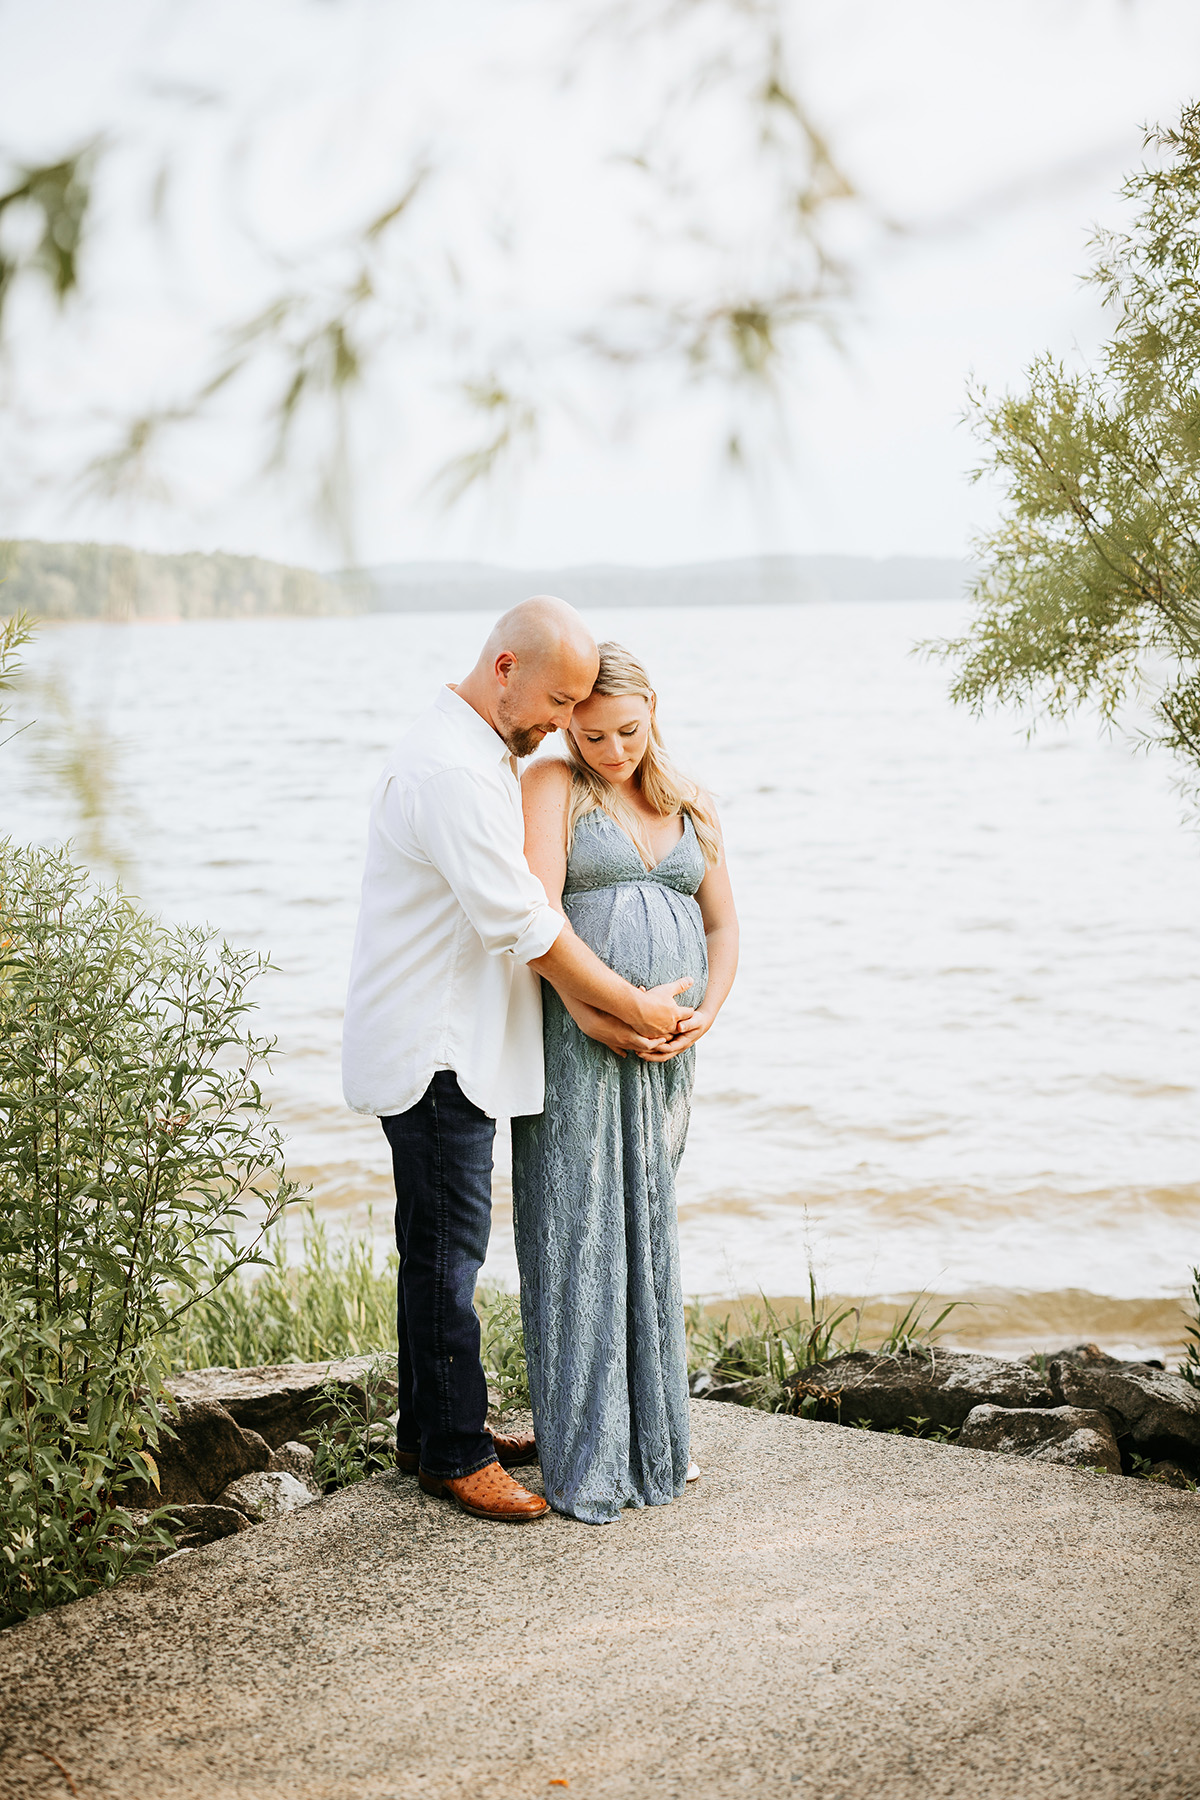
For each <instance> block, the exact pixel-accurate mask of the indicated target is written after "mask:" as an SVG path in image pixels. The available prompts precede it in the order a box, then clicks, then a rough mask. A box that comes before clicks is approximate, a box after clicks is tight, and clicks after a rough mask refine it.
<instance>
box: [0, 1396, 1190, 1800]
mask: <svg viewBox="0 0 1200 1800" xmlns="http://www.w3.org/2000/svg"><path fill="white" fill-rule="evenodd" d="M694 1430H695V1439H694V1449H695V1453H696V1455H697V1457H698V1458H699V1460H700V1462H701V1464H702V1466H703V1470H704V1475H703V1480H702V1481H701V1483H700V1485H699V1487H698V1489H696V1490H693V1491H689V1492H688V1494H687V1495H686V1496H685V1498H684V1499H683V1500H682V1501H681V1502H679V1503H678V1504H677V1505H675V1506H671V1507H663V1508H658V1509H655V1510H654V1511H650V1512H642V1513H628V1514H626V1515H625V1516H624V1517H623V1518H622V1519H621V1520H620V1522H619V1523H617V1524H615V1525H613V1526H608V1527H603V1528H595V1527H590V1526H584V1525H577V1524H575V1523H573V1522H571V1521H569V1520H566V1519H561V1518H558V1517H554V1518H552V1519H551V1520H550V1521H549V1522H548V1523H545V1524H535V1525H523V1526H496V1525H488V1524H485V1523H483V1522H482V1521H479V1520H475V1519H469V1518H467V1517H466V1516H465V1515H463V1514H461V1513H457V1512H456V1511H454V1510H452V1509H451V1508H450V1507H449V1506H447V1505H446V1503H445V1502H442V1501H435V1500H430V1499H427V1498H426V1497H425V1496H423V1495H422V1494H421V1493H420V1491H419V1489H418V1488H417V1484H416V1482H415V1480H414V1479H412V1478H410V1477H402V1476H399V1475H394V1476H393V1475H387V1476H382V1477H377V1478H376V1479H375V1480H373V1481H371V1482H369V1483H366V1484H364V1485H363V1486H361V1487H357V1488H353V1489H348V1490H346V1491H344V1492H342V1493H340V1494H337V1495H333V1496H331V1497H330V1498H329V1499H328V1500H325V1501H322V1502H320V1503H319V1504H318V1505H315V1506H313V1507H310V1508H308V1509H306V1510H305V1511H303V1512H300V1513H298V1514H294V1515H292V1516H291V1517H290V1518H288V1519H286V1520H284V1521H282V1522H281V1523H279V1524H277V1525H274V1526H269V1527H265V1528H262V1529H259V1530H257V1531H253V1532H248V1533H245V1534H243V1535H242V1536H240V1537H237V1538H231V1539H227V1540H226V1541H225V1542H224V1543H221V1544H216V1545H213V1546H211V1547H210V1548H209V1549H207V1550H202V1551H195V1552H193V1553H191V1554H190V1555H187V1556H184V1557H181V1558H179V1559H178V1560H176V1561H174V1562H171V1563H169V1564H167V1565H165V1566H164V1567H163V1568H161V1569H160V1570H158V1571H156V1572H155V1573H154V1574H153V1575H151V1576H147V1577H143V1578H141V1579H140V1580H138V1581H136V1582H134V1583H129V1584H126V1585H125V1586H124V1587H121V1588H119V1589H116V1590H114V1591H112V1592H111V1593H109V1594H106V1595H102V1596H98V1597H95V1598H93V1599H90V1600H86V1601H83V1602H80V1603H79V1604H77V1605H75V1606H73V1607H69V1608H65V1609H63V1610H62V1611H59V1612H57V1613H54V1614H51V1615H49V1616H48V1617H46V1618H43V1619H39V1620H33V1621H31V1622H29V1623H28V1624H26V1625H24V1626H21V1627H19V1628H17V1629H15V1630H13V1631H10V1632H8V1633H5V1634H4V1635H3V1636H2V1637H0V1681H2V1683H3V1689H2V1691H3V1693H4V1696H5V1700H4V1715H5V1716H4V1719H3V1725H2V1726H0V1744H2V1749H0V1783H2V1791H3V1792H4V1793H5V1794H6V1795H9V1796H13V1797H14V1800H18V1797H19V1800H59V1796H62V1795H65V1794H67V1793H69V1792H75V1793H77V1794H78V1795H79V1796H81V1800H212V1797H213V1796H221V1797H222V1800H224V1797H226V1796H228V1797H231V1800H282V1797H284V1796H287V1797H288V1800H296V1797H300V1800H368V1797H370V1800H386V1797H388V1796H395V1797H397V1800H409V1797H410V1796H413V1797H415V1796H418V1795H419V1796H421V1797H422V1800H443V1797H444V1800H451V1797H452V1796H454V1797H457V1796H465V1795H470V1796H473V1797H480V1800H489V1797H492V1796H496V1797H499V1796H504V1797H505V1800H509V1797H511V1796H525V1795H539V1796H545V1795H549V1794H551V1793H554V1792H561V1791H563V1788H564V1787H565V1786H566V1784H568V1783H569V1789H570V1792H571V1794H572V1795H574V1796H579V1797H587V1800H601V1797H603V1800H617V1797H621V1800H624V1797H626V1796H629V1797H633V1796H637V1797H639V1800H640V1797H641V1796H649V1795H653V1796H656V1797H659V1800H691V1797H693V1796H701V1797H703V1800H709V1797H712V1800H724V1797H725V1796H730V1797H733V1796H739V1797H741V1796H765V1795H785V1796H789V1797H793V1800H815V1797H817V1796H820V1797H821V1800H837V1797H839V1796H847V1797H849V1796H851V1795H853V1796H856V1797H859V1796H869V1797H874V1796H884V1797H886V1800H939V1797H941V1796H947V1797H953V1800H977V1797H979V1800H982V1797H985V1796H986V1797H987V1800H1051V1797H1053V1800H1058V1797H1059V1796H1072V1797H1073V1796H1080V1797H1082V1796H1087V1800H1110V1797H1111V1800H1140V1797H1141V1796H1147V1797H1149V1796H1155V1797H1156V1800H1164V1797H1165V1800H1196V1797H1197V1796H1200V1672H1198V1671H1200V1658H1198V1656H1197V1641H1198V1627H1200V1564H1198V1557H1197V1551H1198V1549H1200V1500H1198V1499H1197V1497H1196V1496H1193V1495H1190V1494H1177V1493H1173V1492H1170V1491H1167V1490H1162V1489H1157V1488H1154V1487H1150V1486H1148V1485H1147V1484H1145V1483H1144V1482H1134V1481H1126V1480H1121V1479H1114V1478H1106V1477H1102V1476H1092V1475H1088V1474H1086V1473H1077V1472H1075V1471H1072V1470H1066V1469H1055V1468H1044V1467H1038V1466H1036V1465H1034V1464H1031V1463H1028V1462H1025V1461H1023V1460H1021V1459H1019V1458H1013V1457H1002V1456H993V1455H989V1454H986V1453H984V1452H978V1451H966V1450H958V1449H953V1448H947V1447H945V1446H940V1445H936V1444H924V1443H917V1442H914V1441H912V1440H908V1439H902V1438H894V1437H884V1436H878V1435H871V1434H868V1433H865V1432H858V1431H849V1430H842V1429H840V1428H839V1427H837V1426H832V1425H814V1424H809V1423H801V1422H798V1421H795V1420H791V1419H783V1418H771V1417H768V1416H767V1415H765V1414H762V1413H754V1412H747V1411H743V1410H741V1409H740V1408H736V1407H731V1406H718V1405H713V1404H711V1403H708V1404H706V1403H704V1402H697V1403H694ZM51 1758H54V1759H56V1761H51V1760H50V1759H51ZM68 1777H69V1779H70V1782H71V1783H72V1784H73V1786H71V1787H69V1786H68V1779H67V1778H68Z"/></svg>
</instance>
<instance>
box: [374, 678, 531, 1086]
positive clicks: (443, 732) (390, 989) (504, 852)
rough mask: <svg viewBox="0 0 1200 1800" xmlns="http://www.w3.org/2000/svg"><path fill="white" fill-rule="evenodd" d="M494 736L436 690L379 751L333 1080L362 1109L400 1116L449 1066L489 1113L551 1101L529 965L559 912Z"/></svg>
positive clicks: (449, 694) (446, 692)
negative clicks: (535, 859) (532, 858)
mask: <svg viewBox="0 0 1200 1800" xmlns="http://www.w3.org/2000/svg"><path fill="white" fill-rule="evenodd" d="M524 845H525V827H524V820H523V818H522V814H521V787H520V783H519V782H518V780H517V777H516V773H515V769H514V764H513V760H512V758H511V756H510V755H509V751H508V748H507V746H506V745H505V743H504V741H503V740H502V739H501V738H500V737H498V736H497V734H496V733H495V732H494V731H493V730H492V728H491V726H490V725H489V724H488V723H487V722H486V720H484V719H482V718H481V717H480V715H479V714H478V713H477V712H476V711H475V709H474V707H472V706H468V705H467V703H466V701H465V700H460V699H459V697H458V695H457V694H456V693H455V692H454V691H453V689H451V688H443V689H442V691H441V693H440V694H439V695H438V697H437V700H436V701H435V702H434V704H433V706H431V707H430V709H429V711H428V712H427V713H425V714H424V716H423V717H422V718H420V719H418V720H417V722H416V724H415V725H414V726H413V727H412V729H411V730H410V731H409V732H408V733H407V734H406V735H405V736H404V737H403V738H402V739H401V740H400V742H399V744H398V745H397V746H396V748H395V749H394V750H393V752H392V754H391V756H390V757H389V758H388V761H387V764H386V766H385V768H384V771H383V774H382V775H381V776H380V778H379V782H378V785H377V786H376V789H375V795H374V799H373V800H372V802H371V819H370V827H369V833H368V840H367V866H366V871H365V873H364V875H363V885H362V906H361V910H360V912H359V919H358V932H357V935H356V937H355V940H354V954H353V957H352V959H351V965H350V991H349V994H348V996H347V999H346V1023H345V1029H344V1032H343V1036H342V1083H343V1087H344V1089H345V1094H346V1100H347V1103H348V1104H349V1105H350V1106H352V1107H353V1108H354V1109H355V1111H356V1112H365V1113H377V1114H379V1115H381V1116H382V1115H385V1114H388V1113H397V1112H404V1111H406V1110H407V1108H408V1107H410V1106H414V1105H415V1104H416V1102H417V1101H418V1100H419V1099H420V1098H421V1095H422V1094H423V1093H424V1092H425V1089H426V1088H427V1087H428V1086H429V1082H430V1079H431V1078H432V1076H433V1073H434V1071H435V1070H436V1069H453V1070H454V1072H455V1073H456V1074H457V1076H458V1082H459V1086H460V1087H461V1088H462V1091H463V1093H464V1094H466V1096H467V1098H468V1099H469V1100H473V1101H474V1103H475V1105H476V1106H478V1107H480V1108H482V1110H483V1111H484V1112H486V1113H488V1114H490V1115H491V1117H492V1118H511V1117H515V1116H518V1115H520V1114H522V1113H538V1112H541V1110H542V1105H543V1102H544V1098H545V1077H544V1069H543V1062H542V999H541V989H540V986H539V983H538V978H537V976H536V975H535V974H534V972H533V970H532V969H530V968H529V967H528V964H529V963H530V962H531V961H532V960H533V959H534V958H535V957H538V956H543V955H544V954H545V952H546V951H547V950H548V949H549V948H550V946H551V944H552V943H553V942H554V940H555V938H556V937H557V936H558V934H559V932H560V931H561V929H562V925H563V920H562V915H561V914H560V913H558V912H556V911H555V910H554V908H553V907H552V906H551V905H550V904H549V902H548V901H547V899H546V895H545V891H544V889H543V888H542V884H541V882H540V881H538V879H537V877H536V876H535V875H534V874H532V873H531V871H530V868H529V865H528V863H527V862H526V861H525V848H524Z"/></svg>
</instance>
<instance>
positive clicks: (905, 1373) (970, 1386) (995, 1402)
mask: <svg viewBox="0 0 1200 1800" xmlns="http://www.w3.org/2000/svg"><path fill="white" fill-rule="evenodd" d="M790 1386H791V1390H792V1393H793V1395H794V1396H795V1399H796V1402H797V1403H800V1402H802V1401H803V1400H805V1399H811V1400H815V1401H816V1402H817V1403H818V1407H819V1408H820V1412H819V1414H818V1416H821V1417H827V1416H829V1415H830V1412H832V1414H834V1415H836V1416H837V1418H838V1419H839V1421H840V1423H842V1424H845V1425H852V1424H856V1423H857V1422H858V1421H859V1420H860V1419H865V1420H867V1421H868V1422H869V1423H870V1424H871V1425H873V1426H874V1427H875V1428H876V1429H877V1430H882V1431H890V1430H892V1429H893V1428H894V1427H896V1426H900V1427H902V1428H903V1427H904V1426H905V1425H907V1424H909V1423H910V1422H911V1420H913V1419H914V1418H921V1419H927V1420H929V1422H930V1423H931V1424H933V1425H940V1426H943V1427H945V1428H949V1429H957V1428H958V1427H959V1426H960V1425H962V1424H964V1423H965V1421H966V1418H967V1415H968V1413H970V1412H971V1411H972V1409H973V1408H974V1407H976V1406H1001V1407H1010V1408H1011V1407H1021V1408H1031V1407H1038V1408H1040V1407H1047V1406H1052V1405H1053V1404H1054V1394H1053V1392H1052V1389H1051V1386H1050V1381H1049V1378H1048V1376H1047V1375H1045V1374H1043V1373H1042V1372H1041V1371H1040V1370H1039V1369H1036V1368H1030V1367H1029V1366H1028V1365H1027V1364H1025V1363H1020V1362H1008V1361H1006V1360H1004V1359H1002V1358H1000V1357H993V1356H983V1355H981V1354H980V1353H979V1352H977V1351H968V1350H939V1349H937V1348H936V1347H934V1348H932V1349H930V1350H920V1351H912V1352H899V1353H897V1354H896V1355H890V1356H883V1355H880V1354H879V1353H878V1352H871V1351H869V1350H851V1351H849V1352H847V1354H846V1355H844V1356H834V1357H830V1358H829V1360H828V1361H827V1362H823V1363H813V1364H812V1366H811V1367H809V1368H807V1369H802V1370H801V1371H800V1373H799V1374H798V1375H796V1376H794V1377H793V1379H792V1382H791V1383H790ZM826 1409H829V1411H827V1410H826Z"/></svg>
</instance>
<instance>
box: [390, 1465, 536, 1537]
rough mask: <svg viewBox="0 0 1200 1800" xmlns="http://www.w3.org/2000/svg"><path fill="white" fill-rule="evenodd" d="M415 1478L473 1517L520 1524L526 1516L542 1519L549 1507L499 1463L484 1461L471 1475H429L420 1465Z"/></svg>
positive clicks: (433, 1492) (428, 1489) (429, 1492)
mask: <svg viewBox="0 0 1200 1800" xmlns="http://www.w3.org/2000/svg"><path fill="white" fill-rule="evenodd" d="M417 1479H418V1480H419V1481H420V1483H421V1486H422V1488H423V1489H424V1491H425V1492H426V1493H427V1494H433V1495H435V1496H437V1495H440V1496H441V1498H442V1499H444V1500H454V1501H456V1502H457V1503H458V1505H459V1506H461V1507H462V1509H463V1511H464V1512H469V1513H473V1514H474V1515H475V1517H476V1518H477V1519H502V1520H504V1522H505V1523H506V1524H509V1525H520V1524H523V1523H524V1522H525V1520H526V1519H544V1518H545V1516H546V1514H547V1513H548V1512H549V1511H550V1508H549V1507H548V1506H547V1505H546V1502H545V1501H544V1500H543V1499H542V1496H541V1495H540V1494H531V1493H530V1491H529V1489H528V1488H523V1487H522V1486H521V1484H520V1482H518V1481H514V1480H513V1478H512V1476H511V1475H506V1474H505V1472H504V1470H503V1469H502V1468H501V1467H500V1464H499V1463H487V1464H485V1465H484V1467H483V1468H482V1469H476V1470H475V1473H474V1474H473V1475H430V1474H428V1473H427V1472H426V1471H425V1470H424V1469H422V1470H421V1471H420V1473H419V1474H418V1477H417Z"/></svg>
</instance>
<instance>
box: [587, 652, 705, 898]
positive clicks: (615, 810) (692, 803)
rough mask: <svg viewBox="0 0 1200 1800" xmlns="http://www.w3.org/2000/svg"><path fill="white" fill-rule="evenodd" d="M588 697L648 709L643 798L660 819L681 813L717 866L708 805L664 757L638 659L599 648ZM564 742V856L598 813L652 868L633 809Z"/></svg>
mask: <svg viewBox="0 0 1200 1800" xmlns="http://www.w3.org/2000/svg"><path fill="white" fill-rule="evenodd" d="M592 693H593V694H600V695H603V696H605V697H608V696H609V695H615V694H636V695H638V696H639V698H640V699H642V700H644V701H645V702H646V704H647V705H648V706H649V708H650V736H649V738H648V739H647V742H646V749H645V752H644V754H643V756H642V760H641V762H640V763H639V764H638V767H637V771H636V775H635V779H636V780H637V781H638V783H639V785H640V787H641V790H642V794H643V797H644V798H645V799H647V800H648V801H649V802H650V804H651V806H652V807H653V808H654V810H655V812H657V813H658V814H660V816H661V817H662V818H664V819H673V818H676V817H677V816H678V814H679V813H681V812H683V813H687V814H688V815H689V817H690V818H691V821H692V827H693V829H694V831H695V833H696V841H697V843H698V844H699V845H700V848H701V850H702V851H703V852H704V860H705V862H706V863H708V864H709V866H710V867H712V866H714V865H715V864H717V863H719V862H720V860H721V832H720V827H719V826H718V824H717V815H716V813H715V812H714V811H713V805H712V802H711V800H710V799H709V798H708V795H707V794H705V793H703V792H702V791H701V790H700V789H699V788H698V787H697V786H696V784H695V782H694V781H689V780H688V779H687V777H686V776H685V775H681V774H680V772H679V770H678V769H677V768H676V767H675V765H674V763H673V762H672V761H671V759H670V757H669V756H668V755H667V753H666V750H665V749H664V747H663V741H662V738H661V737H660V735H659V730H658V721H657V719H656V718H655V716H654V689H653V688H652V687H651V685H650V677H649V676H648V675H647V673H646V671H645V669H644V668H643V667H642V665H641V663H640V662H639V661H638V659H637V657H636V656H633V655H632V654H631V653H630V652H629V651H628V650H626V648H625V646H624V645H623V644H601V645H600V672H599V674H598V675H597V676H596V681H595V685H594V686H593V688H592ZM590 697H591V696H589V698H590ZM566 739H567V751H568V754H569V756H570V759H571V796H570V802H569V804H568V806H567V849H568V851H569V850H570V848H571V839H572V838H573V837H574V835H575V827H576V825H578V823H579V821H580V819H582V818H584V817H585V815H586V814H587V813H590V812H596V811H601V812H606V813H607V814H608V815H609V817H610V818H611V819H614V820H615V821H616V823H617V824H618V825H619V826H620V827H621V829H622V830H623V831H626V832H628V833H629V836H630V837H631V838H632V839H633V841H634V843H635V844H636V846H637V849H638V853H639V855H640V856H641V859H642V861H643V862H644V863H645V865H646V867H647V868H648V869H653V868H655V867H656V866H657V864H658V861H659V860H660V859H659V858H658V857H656V856H655V854H654V849H653V846H652V845H651V844H650V842H649V840H648V838H647V836H646V831H645V827H644V826H643V824H642V821H641V819H640V818H639V817H638V815H637V813H636V812H635V811H634V809H633V807H632V806H630V805H629V803H628V801H626V800H624V799H622V797H621V793H620V790H619V789H618V788H616V787H614V786H613V784H612V782H611V781H605V779H604V777H603V775H600V774H598V773H597V772H596V770H595V769H593V768H590V767H589V765H588V764H587V763H586V762H585V761H584V759H583V757H582V755H581V754H580V751H579V746H578V745H577V744H576V742H575V739H574V736H573V735H572V733H571V732H570V731H568V732H567V733H566Z"/></svg>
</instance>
